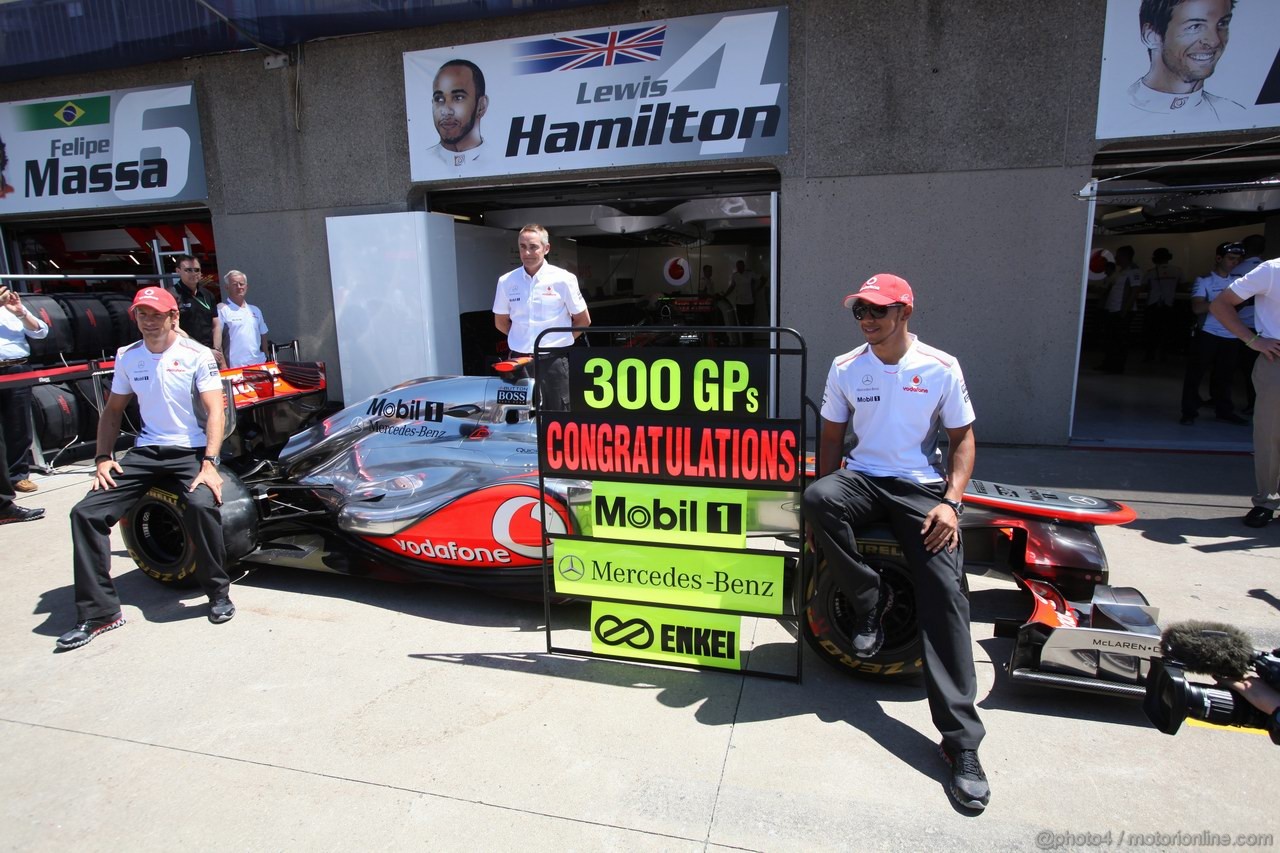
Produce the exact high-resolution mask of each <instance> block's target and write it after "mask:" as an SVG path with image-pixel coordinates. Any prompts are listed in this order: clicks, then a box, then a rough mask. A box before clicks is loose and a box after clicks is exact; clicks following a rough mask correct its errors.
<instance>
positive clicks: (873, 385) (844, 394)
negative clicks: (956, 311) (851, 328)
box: [822, 335, 974, 483]
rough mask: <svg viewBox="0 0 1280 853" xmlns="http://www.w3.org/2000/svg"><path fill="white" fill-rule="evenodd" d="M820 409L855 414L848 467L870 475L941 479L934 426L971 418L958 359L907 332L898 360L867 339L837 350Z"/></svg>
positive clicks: (838, 418)
mask: <svg viewBox="0 0 1280 853" xmlns="http://www.w3.org/2000/svg"><path fill="white" fill-rule="evenodd" d="M822 417H823V419H824V420H828V421H833V422H835V423H847V422H848V421H849V420H850V418H851V417H852V419H853V434H854V439H855V442H856V443H855V444H854V446H853V448H852V449H851V450H850V451H849V455H848V457H847V459H848V467H849V468H851V469H853V470H855V471H861V472H862V473H864V474H867V475H869V476H872V477H901V478H904V479H907V480H914V481H915V482H917V483H937V482H940V481H942V480H943V479H944V477H943V467H942V451H941V450H940V449H939V447H938V428H939V427H942V428H944V429H957V428H959V427H963V426H968V425H969V424H971V423H973V421H974V414H973V404H972V403H970V402H969V389H968V388H966V387H965V384H964V374H963V373H961V371H960V363H959V362H957V361H956V360H955V358H953V357H952V356H950V355H948V354H947V353H945V352H943V351H942V350H940V349H935V348H933V347H931V346H929V345H928V344H922V343H920V341H919V340H917V339H916V336H915V335H912V336H911V346H910V347H908V349H907V352H906V354H905V355H903V357H902V360H901V361H899V362H898V363H897V364H885V363H884V362H882V361H881V360H880V359H879V358H877V357H876V354H875V353H874V352H873V351H872V350H871V346H870V345H869V344H863V345H862V346H860V347H858V348H857V349H855V350H853V351H851V352H847V353H845V354H844V355H841V356H837V357H836V359H835V360H834V361H832V362H831V370H830V371H829V372H828V373H827V386H826V389H825V390H824V391H823V395H822Z"/></svg>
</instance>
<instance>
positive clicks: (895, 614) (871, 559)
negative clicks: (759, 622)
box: [804, 543, 969, 681]
mask: <svg viewBox="0 0 1280 853" xmlns="http://www.w3.org/2000/svg"><path fill="white" fill-rule="evenodd" d="M860 547H862V546H861V545H860ZM877 550H879V551H880V552H881V553H880V554H878V555H874V556H873V555H870V554H867V553H866V550H865V549H864V556H865V557H866V559H867V564H868V565H869V566H871V568H873V569H875V570H876V571H877V572H879V573H880V577H881V583H888V585H889V588H890V589H891V590H893V603H892V604H891V605H890V607H889V610H888V612H887V613H886V614H885V618H884V632H885V638H884V645H883V646H882V647H881V649H880V651H879V652H878V653H877V654H875V655H873V656H872V657H869V658H859V657H857V656H855V655H854V653H853V640H852V636H851V632H850V628H851V626H852V624H853V608H852V607H851V606H850V605H849V601H848V599H846V598H845V597H844V593H843V592H841V591H840V587H839V585H838V584H837V583H836V581H835V577H834V575H833V573H832V572H831V571H830V570H829V569H828V568H827V566H826V559H825V558H823V557H821V556H818V557H817V558H816V559H815V560H814V570H813V572H812V573H811V575H810V581H809V590H808V593H809V594H808V596H807V602H808V603H807V604H806V606H805V619H804V636H805V639H806V640H807V641H808V642H809V645H810V647H812V648H813V650H814V651H815V652H817V654H818V657H820V658H822V659H823V660H824V661H826V662H827V663H828V664H830V665H831V666H833V667H835V668H836V669H838V670H841V671H843V672H849V673H852V674H853V675H856V676H859V677H861V678H868V679H875V680H878V681H899V680H903V679H909V678H917V677H919V676H920V675H921V674H922V673H923V671H924V660H923V657H922V655H923V650H924V644H923V642H922V640H921V639H920V622H919V618H918V614H917V613H916V595H915V584H914V583H913V581H912V579H911V569H910V567H908V566H907V562H906V560H905V559H904V558H903V557H902V553H901V551H900V550H899V549H898V547H897V545H896V543H895V544H893V545H891V546H890V545H884V544H881V545H879V546H878V548H877ZM961 586H962V588H963V589H964V591H965V594H966V595H968V593H969V584H968V580H967V579H962V581H961Z"/></svg>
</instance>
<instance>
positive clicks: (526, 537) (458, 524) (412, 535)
mask: <svg viewBox="0 0 1280 853" xmlns="http://www.w3.org/2000/svg"><path fill="white" fill-rule="evenodd" d="M544 514H545V515H546V519H547V522H546V525H547V531H548V532H549V533H568V532H569V521H568V518H569V513H568V510H567V509H565V508H564V507H563V506H562V505H560V503H559V502H558V501H555V500H543V499H542V497H541V496H540V495H539V493H538V490H537V488H536V487H534V486H531V485H526V484H507V483H504V484H501V485H497V486H489V487H488V488H483V489H477V490H476V491H474V492H469V493H467V494H464V495H462V496H460V497H459V498H457V499H456V500H454V501H453V502H452V503H450V504H448V505H446V506H444V507H442V508H441V509H439V510H437V511H436V512H434V513H432V514H431V515H429V516H427V517H426V518H423V519H420V520H419V521H417V522H415V523H414V524H412V525H410V526H409V527H406V528H405V529H404V530H402V531H400V532H399V533H396V534H393V535H391V536H378V537H368V541H369V542H371V543H373V544H374V545H377V546H378V547H380V548H384V549H386V550H387V551H390V552H392V553H394V554H398V555H400V556H403V557H408V558H410V559H413V560H420V561H422V562H424V563H430V564H433V565H446V566H464V567H467V568H520V567H526V566H536V565H538V564H539V563H541V562H542V519H543V515H544Z"/></svg>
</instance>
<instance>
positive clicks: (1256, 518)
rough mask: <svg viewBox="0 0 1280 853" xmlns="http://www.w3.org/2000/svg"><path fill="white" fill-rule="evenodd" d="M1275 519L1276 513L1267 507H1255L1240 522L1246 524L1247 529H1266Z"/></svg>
mask: <svg viewBox="0 0 1280 853" xmlns="http://www.w3.org/2000/svg"><path fill="white" fill-rule="evenodd" d="M1273 518H1275V512H1273V511H1272V510H1269V509H1267V508H1266V507H1265V506H1255V507H1254V508H1253V509H1251V510H1249V511H1248V512H1247V513H1245V516H1244V518H1242V519H1240V520H1241V521H1242V522H1244V525H1245V527H1266V526H1267V525H1268V524H1270V523H1271V519H1273Z"/></svg>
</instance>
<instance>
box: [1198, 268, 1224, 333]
mask: <svg viewBox="0 0 1280 853" xmlns="http://www.w3.org/2000/svg"><path fill="white" fill-rule="evenodd" d="M1231 282H1232V279H1230V278H1224V277H1223V276H1220V275H1218V274H1217V273H1216V272H1211V273H1209V274H1208V275H1205V276H1201V277H1200V278H1198V279H1196V286H1195V289H1194V290H1193V291H1192V292H1191V295H1192V296H1193V297H1196V296H1198V297H1200V298H1201V299H1203V300H1205V301H1206V302H1212V301H1213V300H1214V299H1215V298H1217V296H1218V294H1219V293H1221V292H1222V291H1224V290H1226V289H1227V286H1228V285H1229V284H1231ZM1200 328H1202V329H1204V331H1206V332H1208V333H1209V334H1211V335H1216V336H1218V337H1219V338H1233V337H1235V335H1233V334H1231V333H1230V332H1228V331H1227V327H1226V326H1224V325H1222V324H1221V323H1220V322H1218V318H1217V317H1215V316H1213V314H1205V315H1204V325H1203V326H1201V327H1200Z"/></svg>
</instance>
